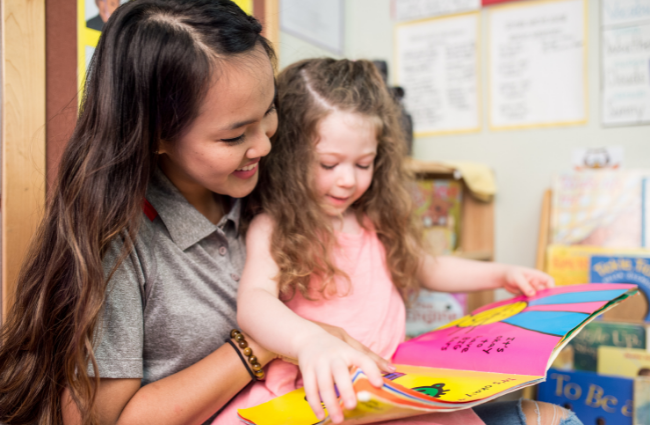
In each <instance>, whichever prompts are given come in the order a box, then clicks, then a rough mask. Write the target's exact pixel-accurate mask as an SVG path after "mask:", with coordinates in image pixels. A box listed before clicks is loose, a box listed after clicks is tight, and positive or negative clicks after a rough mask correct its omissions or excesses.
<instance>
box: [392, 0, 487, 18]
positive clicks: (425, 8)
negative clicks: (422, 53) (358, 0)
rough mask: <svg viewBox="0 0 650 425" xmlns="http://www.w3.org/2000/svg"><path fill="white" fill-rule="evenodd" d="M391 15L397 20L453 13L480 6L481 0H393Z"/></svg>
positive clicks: (467, 10)
mask: <svg viewBox="0 0 650 425" xmlns="http://www.w3.org/2000/svg"><path fill="white" fill-rule="evenodd" d="M391 7H392V16H393V18H394V19H395V20H396V21H398V22H404V21H413V20H416V19H425V18H432V17H434V16H441V15H453V14H457V13H462V12H470V11H474V10H479V9H480V8H481V0H393V1H392V2H391Z"/></svg>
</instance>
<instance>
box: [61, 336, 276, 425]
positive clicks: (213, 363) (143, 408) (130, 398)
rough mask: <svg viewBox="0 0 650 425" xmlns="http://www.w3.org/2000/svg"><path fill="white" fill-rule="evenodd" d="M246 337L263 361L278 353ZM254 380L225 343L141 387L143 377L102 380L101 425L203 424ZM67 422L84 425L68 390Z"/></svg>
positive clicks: (98, 402) (99, 399)
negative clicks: (198, 359) (187, 364)
mask: <svg viewBox="0 0 650 425" xmlns="http://www.w3.org/2000/svg"><path fill="white" fill-rule="evenodd" d="M247 341H248V342H249V344H250V345H251V348H252V349H253V353H254V354H255V356H256V357H257V358H258V361H259V362H260V363H261V364H263V365H265V364H267V363H268V362H270V361H271V360H272V359H273V358H275V355H274V354H273V353H271V352H270V351H268V350H265V349H263V348H262V347H260V346H259V345H258V344H256V343H255V341H253V340H252V339H251V338H247ZM250 380H251V378H250V375H249V374H248V371H247V369H246V367H245V366H244V365H243V364H242V362H241V360H240V358H239V356H238V355H237V353H235V351H234V350H233V348H232V347H231V346H230V345H229V344H226V345H223V346H221V347H220V348H219V349H217V350H216V351H214V352H213V353H212V354H210V355H209V356H207V357H205V358H204V359H203V360H201V361H199V362H197V363H195V364H194V365H192V366H190V367H188V368H187V369H183V370H182V371H180V372H177V373H175V374H173V375H170V376H168V377H166V378H163V379H161V380H159V381H156V382H152V383H151V384H148V385H145V386H144V387H140V379H107V378H102V379H101V380H100V386H99V389H98V393H97V399H96V402H95V403H96V411H97V414H98V416H99V420H100V422H99V423H100V424H102V425H103V424H169V425H175V424H179V425H180V424H201V423H203V422H204V421H205V420H206V419H208V418H209V417H210V416H212V415H213V414H214V413H215V412H216V411H218V410H219V409H221V408H222V407H223V406H224V405H225V404H226V403H227V402H228V401H229V400H230V399H231V398H233V397H234V396H235V395H236V394H237V393H238V392H239V391H240V390H241V389H242V388H244V387H245V386H246V385H247V384H248V383H249V382H250ZM61 405H62V413H63V422H64V424H66V425H77V424H79V425H80V424H81V418H80V415H79V410H78V409H77V406H76V404H75V403H74V402H73V401H72V398H71V396H70V393H69V391H68V390H65V391H64V393H63V399H62V402H61Z"/></svg>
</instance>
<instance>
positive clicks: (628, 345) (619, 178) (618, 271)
mask: <svg viewBox="0 0 650 425" xmlns="http://www.w3.org/2000/svg"><path fill="white" fill-rule="evenodd" d="M648 177H650V172H644V171H592V172H574V173H566V174H562V175H560V176H557V177H556V178H555V179H554V182H553V202H552V211H551V229H550V241H551V245H549V247H548V249H547V255H546V271H547V272H548V273H549V274H550V275H551V276H553V277H554V278H555V281H556V283H557V284H558V285H560V286H564V285H577V284H584V283H592V284H598V283H633V284H636V285H638V287H639V290H640V294H641V296H636V297H633V298H632V299H630V300H629V301H628V302H626V305H625V306H623V307H622V308H619V309H616V310H612V311H611V312H610V313H608V314H605V315H604V316H603V317H601V318H600V320H596V321H594V322H591V323H589V324H588V325H587V326H586V327H585V328H584V329H583V330H582V332H581V333H580V334H579V335H577V336H576V337H575V338H574V339H573V340H572V341H571V343H570V344H569V345H568V346H567V347H566V348H564V350H563V351H562V352H561V353H560V354H559V355H558V357H557V359H556V360H555V362H554V363H553V369H551V370H549V373H548V376H547V381H546V382H545V383H543V384H541V385H540V386H539V391H538V398H539V400H541V401H547V402H551V403H555V404H559V405H563V406H565V407H567V408H571V409H572V410H573V411H575V412H576V414H577V415H578V417H579V418H580V419H581V420H582V421H583V422H584V423H585V424H594V425H601V424H616V425H619V424H620V425H627V424H630V425H632V424H635V425H636V424H646V425H647V424H650V343H649V342H650V311H649V308H648V297H649V295H650V249H648V247H649V246H650V237H649V236H650V208H648V205H650V194H647V191H646V186H647V184H648V182H649V181H650V180H648ZM649 188H650V186H649Z"/></svg>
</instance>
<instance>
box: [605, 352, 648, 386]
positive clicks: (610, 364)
mask: <svg viewBox="0 0 650 425" xmlns="http://www.w3.org/2000/svg"><path fill="white" fill-rule="evenodd" d="M598 373H601V374H603V375H616V376H623V377H627V378H636V377H637V376H647V377H650V352H648V351H647V350H645V349H640V348H623V347H607V346H601V347H598Z"/></svg>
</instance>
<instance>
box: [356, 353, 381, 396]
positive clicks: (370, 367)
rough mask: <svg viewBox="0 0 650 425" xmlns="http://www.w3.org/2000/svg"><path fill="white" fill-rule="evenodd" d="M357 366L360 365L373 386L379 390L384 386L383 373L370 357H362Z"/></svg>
mask: <svg viewBox="0 0 650 425" xmlns="http://www.w3.org/2000/svg"><path fill="white" fill-rule="evenodd" d="M355 364H356V365H358V366H359V367H360V368H361V370H362V371H363V373H365V374H366V376H367V377H368V380H369V381H370V383H371V384H372V385H374V386H375V387H377V388H380V387H381V386H382V385H384V379H383V378H382V376H381V372H380V371H379V368H378V367H377V364H376V363H375V362H374V361H373V360H371V359H370V357H368V356H364V355H361V356H360V358H359V359H358V362H355Z"/></svg>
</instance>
